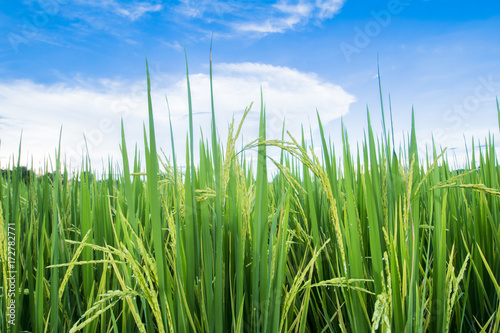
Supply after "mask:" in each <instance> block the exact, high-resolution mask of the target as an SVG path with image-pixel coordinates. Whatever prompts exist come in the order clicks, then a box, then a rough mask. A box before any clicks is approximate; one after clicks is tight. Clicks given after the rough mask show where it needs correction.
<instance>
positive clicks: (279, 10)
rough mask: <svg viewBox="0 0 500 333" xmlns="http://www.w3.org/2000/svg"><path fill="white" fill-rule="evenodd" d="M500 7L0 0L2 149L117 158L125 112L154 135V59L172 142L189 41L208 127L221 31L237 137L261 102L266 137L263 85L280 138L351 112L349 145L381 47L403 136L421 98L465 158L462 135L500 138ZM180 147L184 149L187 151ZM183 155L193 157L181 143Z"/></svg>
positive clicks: (221, 58)
mask: <svg viewBox="0 0 500 333" xmlns="http://www.w3.org/2000/svg"><path fill="white" fill-rule="evenodd" d="M499 27H500V3H498V1H482V2H476V3H474V4H472V3H470V2H466V1H423V0H389V1H370V2H365V1H357V0H346V1H340V0H310V1H306V0H303V1H245V2H243V1H205V0H201V1H187V0H186V1H169V2H167V1H149V2H147V1H118V0H101V1H99V0H88V1H82V0H48V1H44V0H26V1H5V0H0V36H2V38H0V139H1V140H2V144H1V147H0V158H1V160H0V161H1V162H2V164H3V165H5V164H6V163H8V160H9V159H11V157H12V156H13V154H16V152H17V148H18V144H19V137H20V134H21V130H22V131H23V146H22V147H23V153H22V156H21V158H22V161H23V163H25V164H26V163H31V162H30V161H31V158H33V164H34V167H35V168H37V167H39V166H40V165H42V163H43V162H42V161H43V160H44V158H47V157H49V156H53V152H54V149H55V148H56V146H57V142H58V137H59V129H60V127H61V126H63V136H62V143H61V145H62V150H63V154H65V155H66V158H67V161H69V162H70V163H72V164H73V165H78V164H79V161H80V159H79V158H78V156H79V155H80V154H81V152H82V149H83V147H84V144H83V135H84V134H85V136H86V137H87V139H88V140H87V141H88V146H89V151H90V154H91V157H92V159H93V161H95V165H98V164H99V163H100V161H102V160H103V159H104V160H106V159H107V156H112V157H114V158H115V160H119V158H118V156H119V142H120V141H119V138H120V131H119V122H120V118H123V119H124V122H125V128H126V131H127V139H128V140H129V141H130V143H129V144H132V143H133V142H134V141H137V142H139V143H141V142H142V140H141V137H142V133H141V131H142V126H141V122H142V121H143V120H144V119H145V117H146V115H147V109H146V104H145V103H146V98H145V81H144V80H145V62H144V57H145V55H147V57H148V60H149V64H150V67H151V74H152V81H153V82H152V85H153V101H154V109H155V115H156V118H157V120H158V121H157V127H158V128H159V134H158V135H159V141H160V144H161V145H162V146H163V147H164V148H165V151H166V152H167V153H168V152H169V147H170V142H169V135H168V131H167V128H168V127H167V126H168V123H167V111H166V110H167V109H166V103H165V95H167V97H168V98H169V103H170V108H171V111H172V117H173V122H174V132H175V137H176V138H178V139H177V141H178V142H176V144H177V145H178V146H179V147H183V144H184V140H185V139H184V138H185V133H186V130H187V121H186V119H187V98H186V86H185V62H184V53H183V52H184V51H183V47H185V48H186V51H187V56H188V61H189V71H190V75H191V83H192V85H193V87H192V88H193V104H194V108H195V109H194V111H195V113H196V117H195V126H196V127H201V129H202V130H203V131H204V133H208V132H207V131H208V127H207V124H208V119H209V114H208V112H209V111H210V109H209V108H210V104H209V95H208V93H209V86H208V77H207V74H208V61H209V48H210V40H211V38H212V34H213V54H212V58H213V63H214V84H215V86H214V92H215V101H216V113H217V117H218V119H217V122H218V124H219V130H220V135H221V139H222V140H223V141H224V140H225V135H226V133H227V125H228V123H229V122H230V120H231V117H232V115H233V114H234V115H235V118H236V119H239V117H240V116H241V114H242V112H243V110H244V108H245V107H246V106H248V105H249V104H250V103H251V102H254V105H253V108H252V110H253V111H254V112H252V113H251V114H250V117H249V119H248V121H247V123H246V125H245V127H244V131H243V135H244V140H245V138H246V139H248V140H251V139H254V138H255V137H256V136H257V133H258V132H257V118H258V110H259V108H260V91H259V90H260V87H262V89H263V93H264V98H265V102H266V107H267V113H268V118H269V119H268V126H269V127H270V128H269V129H268V131H269V134H270V135H271V136H274V137H279V134H280V133H281V123H282V120H283V118H285V119H286V122H287V124H288V125H287V128H288V129H289V130H290V131H291V132H292V133H296V134H298V133H299V132H300V124H301V123H302V124H303V125H304V126H306V128H308V127H309V126H310V127H311V130H312V132H313V137H315V136H316V134H315V133H317V125H316V122H315V112H316V109H318V112H319V113H320V115H321V117H322V119H323V122H324V123H325V126H326V129H327V132H328V133H329V135H331V137H332V139H333V141H334V143H335V144H337V145H339V144H340V117H342V119H343V121H344V123H345V125H346V127H347V129H348V131H349V135H350V139H351V140H352V141H358V140H361V139H362V137H363V131H364V130H365V129H366V108H367V106H368V107H369V108H370V110H371V116H372V119H373V123H374V125H375V130H376V131H380V122H381V116H380V101H379V91H378V79H377V55H379V57H380V70H381V78H382V84H383V93H384V103H385V104H386V105H387V104H388V96H389V94H390V95H391V101H392V110H393V118H394V126H395V132H396V134H397V136H398V139H399V140H401V139H402V133H404V132H407V131H408V130H409V127H410V117H411V109H412V107H414V108H415V117H416V122H417V134H418V135H419V140H420V141H421V142H422V145H421V147H424V143H429V142H430V141H431V138H432V134H434V138H435V139H436V141H437V142H438V143H439V144H441V145H442V146H443V147H448V148H450V149H452V152H453V153H455V154H456V155H457V156H459V158H460V156H461V154H462V155H463V149H462V148H463V147H464V136H465V137H466V140H470V138H471V137H472V136H474V137H475V138H476V139H481V140H483V138H484V137H485V136H487V135H488V133H489V132H491V133H494V134H495V135H496V136H497V137H498V134H499V133H498V130H499V128H498V120H497V114H496V105H495V103H496V101H495V98H496V96H497V95H500V35H499V34H498V29H499ZM177 151H178V152H179V151H181V152H182V151H183V149H178V150H177ZM179 155H181V156H180V157H181V158H182V153H180V154H179Z"/></svg>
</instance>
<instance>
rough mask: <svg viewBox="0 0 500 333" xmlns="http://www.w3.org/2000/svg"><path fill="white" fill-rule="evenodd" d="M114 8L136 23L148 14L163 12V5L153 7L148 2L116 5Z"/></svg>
mask: <svg viewBox="0 0 500 333" xmlns="http://www.w3.org/2000/svg"><path fill="white" fill-rule="evenodd" d="M112 8H113V10H114V11H115V12H116V13H117V14H119V15H121V16H123V17H126V18H128V19H130V20H131V21H136V20H137V19H139V18H141V17H142V16H144V15H145V14H147V13H153V12H158V11H160V10H162V9H163V6H162V5H161V4H156V5H153V4H150V3H147V2H136V3H131V4H129V5H126V6H125V5H120V4H118V3H115V4H114V5H113V6H112Z"/></svg>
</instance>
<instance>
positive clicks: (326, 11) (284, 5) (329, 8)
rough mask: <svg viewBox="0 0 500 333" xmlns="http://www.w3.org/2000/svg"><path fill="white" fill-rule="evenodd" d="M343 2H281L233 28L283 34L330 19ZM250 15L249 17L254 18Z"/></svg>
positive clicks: (332, 0) (327, 0)
mask: <svg viewBox="0 0 500 333" xmlns="http://www.w3.org/2000/svg"><path fill="white" fill-rule="evenodd" d="M344 1H345V0H316V1H303V0H299V1H298V2H291V1H288V0H281V1H279V2H277V3H274V4H272V5H268V6H265V7H263V10H262V13H260V14H261V15H260V16H261V17H260V18H259V17H258V18H257V19H255V20H250V21H249V20H243V21H241V20H240V21H237V22H236V23H234V24H233V27H234V28H235V29H236V30H238V31H243V32H256V33H264V34H267V33H283V32H285V31H287V30H293V29H295V28H296V27H297V26H300V25H305V24H307V23H308V22H310V20H311V19H315V20H319V21H322V20H326V19H331V18H332V17H333V16H334V15H335V14H337V13H338V12H339V11H340V9H341V8H342V6H343V4H344ZM254 16H255V15H252V16H251V17H254Z"/></svg>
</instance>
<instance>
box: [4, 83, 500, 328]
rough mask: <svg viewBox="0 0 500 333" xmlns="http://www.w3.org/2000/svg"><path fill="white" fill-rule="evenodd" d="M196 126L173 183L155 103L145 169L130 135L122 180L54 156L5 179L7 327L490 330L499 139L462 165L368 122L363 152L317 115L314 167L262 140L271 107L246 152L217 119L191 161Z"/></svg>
mask: <svg viewBox="0 0 500 333" xmlns="http://www.w3.org/2000/svg"><path fill="white" fill-rule="evenodd" d="M188 87H189V80H188ZM148 92H149V84H148ZM212 105H213V104H212ZM249 110H250V109H247V110H246V112H245V116H246V114H247V113H248V112H249ZM212 111H213V115H212V117H213V118H214V110H213V106H212ZM499 112H500V111H499ZM189 117H190V119H189V121H190V132H189V137H188V142H187V144H186V150H187V154H186V155H187V160H186V161H185V162H184V161H183V163H182V164H184V163H185V165H186V168H185V170H184V171H183V172H181V171H180V170H179V168H178V165H179V164H178V163H179V162H178V161H176V159H175V152H174V155H173V156H172V158H171V159H170V160H163V159H159V157H158V153H157V147H156V141H155V133H154V121H153V113H152V107H151V99H150V97H149V130H148V133H146V131H145V161H146V163H145V164H146V165H145V168H143V167H142V166H141V163H140V162H139V161H140V158H139V157H138V154H137V151H136V153H135V155H134V162H133V164H132V165H130V166H129V156H128V151H127V147H126V142H125V139H124V137H125V136H124V134H122V138H123V139H122V143H121V148H122V154H123V169H122V170H120V171H119V170H114V169H113V166H112V165H110V166H109V170H107V171H108V173H107V174H108V175H107V176H105V177H104V178H101V179H94V180H92V179H91V178H92V170H89V167H88V164H87V165H84V166H83V167H82V169H83V171H82V172H81V173H77V174H75V175H70V174H69V171H68V170H67V169H66V168H65V167H64V166H60V163H59V157H57V163H56V165H57V168H56V170H55V173H54V175H53V176H51V175H48V174H45V175H42V176H39V177H37V176H36V175H35V174H33V173H26V172H24V171H22V169H21V168H17V169H15V170H14V171H13V172H12V173H10V172H9V177H7V174H4V175H3V177H0V200H1V204H0V227H1V228H0V254H1V259H2V270H1V271H0V281H1V284H2V286H3V288H2V292H1V294H2V295H1V297H0V309H1V312H0V325H1V326H0V331H1V332H9V331H11V332H19V331H22V330H25V331H26V330H28V331H32V332H44V331H47V332H76V331H80V330H81V331H82V332H155V331H160V332H165V331H170V332H188V331H192V332H194V331H196V332H229V331H236V332H278V331H280V332H288V331H294V332H295V331H297V332H369V331H370V330H371V331H379V332H389V331H392V332H426V331H431V332H446V331H452V332H471V331H481V330H484V331H485V332H498V328H499V325H500V311H499V309H500V297H499V296H500V286H499V283H498V281H499V278H500V256H499V254H500V237H499V236H500V216H499V214H500V201H499V195H500V193H499V191H498V188H499V187H500V185H499V180H500V179H499V178H500V168H499V165H498V160H497V157H496V154H495V147H494V141H493V139H492V137H490V138H488V139H487V140H486V142H484V148H482V149H480V150H475V143H474V142H473V143H472V145H471V147H470V148H471V149H470V151H469V155H468V160H467V162H466V165H465V166H464V169H463V170H460V172H454V171H452V168H451V167H450V165H449V163H448V161H447V159H446V153H445V152H444V151H443V152H441V151H437V148H434V149H433V150H432V151H429V153H428V154H427V155H425V156H418V150H417V141H416V135H415V125H414V124H412V128H411V134H410V136H409V140H408V145H407V146H405V147H401V148H397V149H396V148H395V147H393V145H392V137H393V136H392V134H391V133H390V131H386V129H385V126H384V133H383V135H382V136H380V138H378V139H377V138H376V137H375V136H374V134H373V132H372V129H371V125H369V127H368V131H367V136H366V140H365V141H364V142H363V144H362V146H361V147H360V148H359V149H357V150H356V151H355V152H353V151H352V150H351V148H350V146H349V141H348V138H347V132H346V131H345V129H342V130H343V145H342V146H341V147H340V149H337V150H336V151H335V150H334V147H333V146H332V145H331V144H329V143H328V141H327V134H326V133H323V128H322V126H321V122H320V119H319V117H318V122H319V125H320V129H321V137H322V141H321V143H320V145H321V147H322V156H319V157H318V156H316V155H315V154H314V149H310V147H308V146H307V145H306V143H305V142H306V140H305V138H304V136H303V137H302V138H301V140H300V142H299V141H296V140H295V139H294V138H293V137H291V136H286V135H284V136H283V138H282V140H267V139H266V133H265V125H266V124H265V110H264V109H261V121H260V132H259V135H258V140H256V141H254V142H253V143H251V144H250V145H248V146H247V147H245V149H244V151H242V152H237V151H236V149H235V142H236V140H237V138H238V136H239V133H240V130H241V128H242V126H243V125H240V126H239V127H237V128H236V127H233V125H231V127H230V130H229V139H228V142H227V144H226V145H225V147H226V148H225V151H223V149H222V145H221V144H220V143H219V142H218V139H217V135H216V127H215V121H214V120H212V133H211V138H210V140H202V141H201V142H200V148H199V151H198V152H195V151H194V149H193V119H192V111H191V110H190V113H189ZM242 124H243V121H242ZM122 131H123V126H122ZM148 135H149V136H148ZM171 139H172V148H173V140H174V138H173V136H172V138H171ZM269 146H273V147H279V148H281V152H282V153H281V158H280V160H279V161H274V160H270V159H269V158H268V157H267V154H266V153H267V152H266V149H267V148H268V147H269ZM248 149H254V150H256V151H257V152H258V159H257V163H256V167H255V168H253V167H252V166H251V165H248V164H247V162H246V159H245V150H248ZM195 154H198V155H199V156H198V157H199V164H198V165H194V163H193V160H194V159H195V158H194V155H195ZM269 163H275V165H276V166H277V168H278V170H279V172H278V173H277V174H276V176H275V177H274V178H273V181H272V182H269V181H268V179H269V177H268V171H267V166H268V164H269ZM141 170H145V172H144V171H141ZM116 174H119V176H116ZM26 175H28V176H27V177H28V180H29V179H31V180H33V181H26ZM23 179H24V180H23ZM35 179H36V180H37V181H34V180H35ZM9 226H13V229H14V230H15V233H14V234H15V242H14V243H9V242H8V237H9V231H12V229H9V228H8V227H9ZM12 244H14V248H13V249H9V246H10V245H12ZM11 250H12V251H15V253H16V255H15V259H16V260H15V271H16V272H17V274H16V275H15V278H16V281H15V286H16V296H15V297H14V298H15V300H16V303H15V306H16V311H15V314H16V316H15V320H14V323H15V324H14V325H12V326H10V325H9V324H8V320H9V317H6V314H7V313H8V308H7V307H8V305H9V303H8V302H9V298H7V297H6V294H7V290H9V283H10V282H9V281H8V280H7V278H8V277H9V276H10V275H9V274H10V273H9V271H12V269H10V268H9V267H8V266H7V263H8V258H7V257H8V256H9V254H8V252H9V251H11Z"/></svg>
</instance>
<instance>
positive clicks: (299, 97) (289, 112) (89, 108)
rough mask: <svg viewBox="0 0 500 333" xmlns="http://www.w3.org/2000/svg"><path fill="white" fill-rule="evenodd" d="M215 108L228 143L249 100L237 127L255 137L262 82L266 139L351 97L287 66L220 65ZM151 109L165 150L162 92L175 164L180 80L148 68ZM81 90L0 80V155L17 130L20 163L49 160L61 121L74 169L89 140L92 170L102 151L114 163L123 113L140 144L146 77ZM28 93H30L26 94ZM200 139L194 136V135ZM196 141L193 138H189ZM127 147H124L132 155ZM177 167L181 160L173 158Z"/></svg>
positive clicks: (195, 96) (182, 109)
mask: <svg viewBox="0 0 500 333" xmlns="http://www.w3.org/2000/svg"><path fill="white" fill-rule="evenodd" d="M213 72H214V77H213V83H214V96H215V112H216V117H217V124H218V130H219V132H220V135H221V139H222V141H223V142H225V141H226V136H227V127H228V124H229V122H230V121H231V119H232V117H233V115H235V119H236V121H239V119H240V118H241V115H242V113H243V110H244V109H245V107H246V106H248V105H250V103H251V102H254V106H253V108H252V111H251V112H250V114H249V116H248V118H247V121H246V123H245V125H244V127H243V136H244V139H245V142H249V141H251V140H253V139H255V138H257V137H258V119H259V110H260V87H261V86H262V90H263V94H264V102H265V105H266V112H267V126H268V137H270V138H280V137H281V129H282V123H283V120H284V119H285V120H286V128H287V130H290V131H291V132H292V133H294V134H295V135H297V136H299V135H300V126H301V124H302V125H304V126H305V127H306V128H307V127H308V126H309V120H310V122H311V127H312V129H313V132H314V133H317V124H316V123H317V121H316V109H318V110H319V113H320V115H321V117H322V121H323V123H324V124H326V123H328V122H330V121H332V120H335V119H337V118H339V117H340V116H341V115H344V114H346V113H347V112H348V111H349V106H350V104H351V103H353V102H354V101H355V98H354V97H353V96H352V95H350V94H348V93H347V92H345V91H344V90H343V89H342V88H341V87H340V86H338V85H335V84H333V83H331V82H327V81H324V80H322V79H321V78H319V77H318V76H317V75H316V74H313V73H303V72H300V71H298V70H295V69H291V68H287V67H276V66H271V65H265V64H256V63H239V64H219V65H216V66H214V71H213ZM151 78H152V90H153V109H154V112H155V120H156V123H155V126H156V132H157V136H158V138H157V139H158V144H159V145H160V146H161V147H163V149H164V150H165V152H166V153H167V154H170V145H171V143H170V134H169V131H168V128H169V125H168V114H167V112H166V110H167V108H166V103H165V94H166V95H167V96H168V99H169V104H170V110H171V115H172V122H173V128H174V135H175V138H176V139H175V140H176V147H177V155H178V158H179V161H184V158H185V157H184V151H185V149H184V147H185V145H184V144H185V137H186V133H187V130H188V126H187V125H188V106H187V92H186V80H185V78H184V77H171V76H169V75H166V74H164V73H155V72H154V71H152V72H151ZM190 82H191V91H192V103H193V112H194V113H195V117H194V123H195V124H194V126H195V133H196V134H198V133H200V131H199V129H200V128H201V129H202V131H203V133H204V135H205V137H207V136H208V135H209V131H210V125H209V124H210V113H211V108H210V89H209V76H208V75H207V74H205V73H197V74H193V75H191V76H190ZM93 84H94V86H95V87H94V88H90V87H91V86H92V84H89V85H86V86H85V88H79V87H75V86H68V85H66V84H56V85H40V84H35V83H33V82H31V81H14V82H4V83H0V103H1V105H2V110H1V112H0V117H2V118H0V139H1V140H2V146H1V148H0V156H1V157H3V158H4V159H3V160H2V163H3V164H5V162H6V160H5V159H6V158H7V159H8V158H11V157H12V155H13V154H14V155H17V150H18V144H19V136H20V133H21V130H23V143H22V149H23V153H22V157H21V158H22V161H23V163H25V164H26V163H27V162H28V161H30V159H31V157H33V160H34V166H35V168H37V167H39V166H41V165H42V164H43V162H42V161H43V160H44V158H47V157H51V158H52V160H53V156H54V150H55V148H56V147H57V144H58V138H59V130H60V127H61V126H63V133H62V143H61V147H62V153H63V155H65V156H66V158H67V161H68V162H71V164H72V166H73V167H74V166H79V165H80V161H81V158H80V157H79V156H80V155H81V153H82V152H83V151H84V150H85V142H84V140H83V134H85V136H86V138H87V144H88V148H89V152H90V156H91V158H92V161H93V163H94V165H93V166H94V168H97V169H98V170H100V167H101V165H102V164H101V162H102V161H103V162H104V164H105V165H106V163H107V158H108V156H111V157H113V160H114V161H115V162H118V161H120V151H119V144H120V117H123V119H124V124H125V130H126V132H127V139H128V146H129V150H131V149H133V143H134V142H137V143H138V147H139V148H140V149H141V150H143V149H142V147H143V143H142V142H143V140H142V137H143V133H142V124H141V123H142V122H143V121H144V120H146V117H147V105H146V94H145V86H146V85H145V82H144V80H140V81H136V82H117V81H113V80H102V81H101V83H100V84H99V85H98V86H97V85H95V82H93ZM27 96H29V98H27ZM197 137H198V138H199V135H197ZM195 143H197V141H196V142H195ZM130 153H131V152H129V154H130ZM179 163H181V164H182V162H179Z"/></svg>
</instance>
